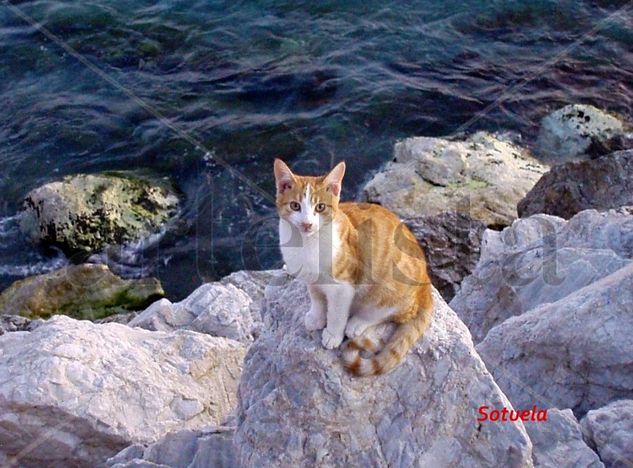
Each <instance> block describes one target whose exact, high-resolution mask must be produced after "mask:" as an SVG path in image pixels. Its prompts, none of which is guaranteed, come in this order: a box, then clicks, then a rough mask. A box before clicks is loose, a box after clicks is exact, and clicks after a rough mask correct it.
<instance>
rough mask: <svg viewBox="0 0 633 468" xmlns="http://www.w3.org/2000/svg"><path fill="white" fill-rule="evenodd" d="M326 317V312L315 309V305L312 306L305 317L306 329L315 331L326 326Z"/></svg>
mask: <svg viewBox="0 0 633 468" xmlns="http://www.w3.org/2000/svg"><path fill="white" fill-rule="evenodd" d="M325 319H326V316H325V313H323V312H322V311H320V310H318V309H315V308H314V307H311V308H310V311H309V312H308V313H307V314H306V315H305V317H304V318H303V322H304V323H305V326H306V329H307V330H308V331H314V330H321V329H323V328H325Z"/></svg>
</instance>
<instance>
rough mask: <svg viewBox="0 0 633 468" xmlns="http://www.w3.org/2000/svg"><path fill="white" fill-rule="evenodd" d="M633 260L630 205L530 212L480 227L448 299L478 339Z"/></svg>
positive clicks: (632, 228)
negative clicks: (561, 214) (472, 257)
mask: <svg viewBox="0 0 633 468" xmlns="http://www.w3.org/2000/svg"><path fill="white" fill-rule="evenodd" d="M632 259H633V208H626V207H625V208H621V209H619V210H610V211H606V212H597V211H595V210H586V211H583V212H581V213H579V214H577V215H576V216H574V217H573V218H572V219H571V220H569V221H565V220H563V219H561V218H557V217H554V216H549V215H542V214H539V215H534V216H531V217H529V218H522V219H518V220H516V221H515V222H514V223H512V226H510V227H508V228H506V229H504V230H503V231H501V232H498V231H492V230H487V231H486V232H484V235H483V241H482V245H481V257H480V259H479V262H478V263H477V266H476V267H475V269H474V270H473V273H472V275H471V276H469V277H467V278H466V279H465V280H464V281H463V282H462V284H461V290H460V291H459V293H458V294H457V295H456V296H455V298H454V299H453V300H452V301H451V303H450V304H451V307H452V308H453V310H455V312H457V314H458V315H459V316H460V318H461V319H462V320H463V321H464V323H466V325H467V326H468V328H469V329H470V332H471V333H472V335H473V340H474V341H475V342H480V341H481V340H483V339H484V338H485V336H486V334H487V333H488V332H489V330H490V329H491V328H492V327H494V326H496V325H499V324H501V323H503V322H504V321H505V320H507V319H508V318H510V317H513V316H517V315H521V314H523V313H526V312H528V311H530V310H532V309H535V308H536V307H538V306H539V305H542V304H546V303H553V302H556V301H559V300H562V299H564V298H565V297H567V296H568V295H570V294H571V293H573V292H574V291H577V290H579V289H581V288H584V287H586V286H589V285H591V284H592V283H594V282H595V281H598V280H600V279H601V278H604V277H605V276H607V275H609V274H611V273H613V272H615V271H616V270H618V269H620V268H622V267H624V266H625V265H628V264H630V263H631V261H632ZM548 310H549V309H548ZM561 327H564V328H566V329H568V330H569V331H572V329H573V328H574V327H570V326H566V325H564V324H562V323H561Z"/></svg>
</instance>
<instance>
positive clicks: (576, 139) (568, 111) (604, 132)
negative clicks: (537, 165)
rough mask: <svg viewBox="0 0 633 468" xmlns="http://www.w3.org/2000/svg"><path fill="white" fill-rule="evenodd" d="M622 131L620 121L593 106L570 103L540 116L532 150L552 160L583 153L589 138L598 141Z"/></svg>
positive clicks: (603, 140)
mask: <svg viewBox="0 0 633 468" xmlns="http://www.w3.org/2000/svg"><path fill="white" fill-rule="evenodd" d="M623 132H624V126H623V124H622V122H621V121H620V120H619V119H618V118H617V117H614V116H612V115H610V114H607V113H606V112H603V111H601V110H600V109H597V108H595V107H593V106H587V105H583V104H570V105H567V106H565V107H563V108H561V109H558V110H557V111H555V112H552V113H551V114H549V115H547V116H545V117H544V118H543V120H541V127H540V129H539V134H538V138H537V141H536V148H535V152H536V153H537V155H538V156H540V157H542V158H545V159H550V160H553V161H558V162H561V161H566V160H569V159H572V158H575V157H578V156H582V155H584V154H585V153H586V152H587V150H588V149H589V147H590V146H591V144H592V142H595V143H594V145H595V144H600V142H606V141H607V140H609V139H610V138H611V137H613V136H615V135H618V134H621V133H623Z"/></svg>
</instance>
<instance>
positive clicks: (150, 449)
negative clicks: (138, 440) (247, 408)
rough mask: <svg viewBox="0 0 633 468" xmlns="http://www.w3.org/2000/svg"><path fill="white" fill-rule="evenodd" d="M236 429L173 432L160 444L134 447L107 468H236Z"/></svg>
mask: <svg viewBox="0 0 633 468" xmlns="http://www.w3.org/2000/svg"><path fill="white" fill-rule="evenodd" d="M233 432H234V429H233V428H224V427H220V428H208V429H203V430H198V431H191V430H185V431H178V432H171V433H169V434H167V435H166V436H165V437H163V438H162V439H160V440H159V441H157V442H155V443H153V444H151V445H149V446H143V445H141V444H135V445H131V446H130V447H127V448H126V449H124V450H122V451H121V452H119V453H118V454H117V455H115V456H114V457H112V458H110V459H108V461H107V463H106V466H108V467H113V468H130V467H136V466H166V467H170V468H189V467H191V468H195V467H200V468H203V467H213V468H233V467H235V466H237V460H236V459H235V455H234V449H233Z"/></svg>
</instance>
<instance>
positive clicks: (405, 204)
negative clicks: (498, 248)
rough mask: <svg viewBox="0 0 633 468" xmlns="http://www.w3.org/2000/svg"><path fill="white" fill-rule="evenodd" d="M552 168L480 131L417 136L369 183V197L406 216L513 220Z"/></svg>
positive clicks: (400, 145) (490, 221)
mask: <svg viewBox="0 0 633 468" xmlns="http://www.w3.org/2000/svg"><path fill="white" fill-rule="evenodd" d="M546 170H547V166H545V165H543V164H541V163H539V162H538V161H537V160H536V159H534V158H533V157H532V156H531V155H530V153H529V152H528V151H527V150H526V149H524V148H521V147H520V146H517V145H515V144H514V143H511V142H509V141H505V140H502V139H500V138H498V137H497V136H496V135H493V134H490V133H486V132H478V133H476V134H474V135H471V136H470V137H468V138H467V139H466V140H463V141H452V140H447V139H444V138H431V137H415V138H407V139H405V140H402V141H400V142H398V143H396V145H395V147H394V160H393V161H392V162H390V163H387V165H386V166H385V167H384V168H383V169H382V170H381V171H380V172H378V173H377V174H375V175H374V177H373V178H372V179H371V180H370V181H369V182H368V183H367V184H366V185H365V187H364V189H363V194H362V197H363V199H364V200H366V201H369V202H373V203H379V204H381V205H383V206H385V207H387V208H389V209H390V210H392V211H394V212H395V213H397V214H398V215H399V216H401V217H402V218H404V219H409V218H413V217H419V216H435V215H438V214H439V213H442V212H445V211H452V212H458V213H465V214H467V215H469V216H470V217H471V218H473V219H474V220H478V221H481V222H483V223H484V224H485V225H486V226H488V227H500V226H507V225H509V224H510V223H511V222H512V220H514V219H515V218H516V217H517V211H516V204H517V202H518V201H519V200H520V199H521V198H523V197H524V196H525V194H526V193H527V192H528V191H529V190H530V189H531V188H532V187H533V186H534V184H535V183H536V181H537V180H538V179H539V178H540V177H541V176H542V175H543V173H544V172H545V171H546Z"/></svg>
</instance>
